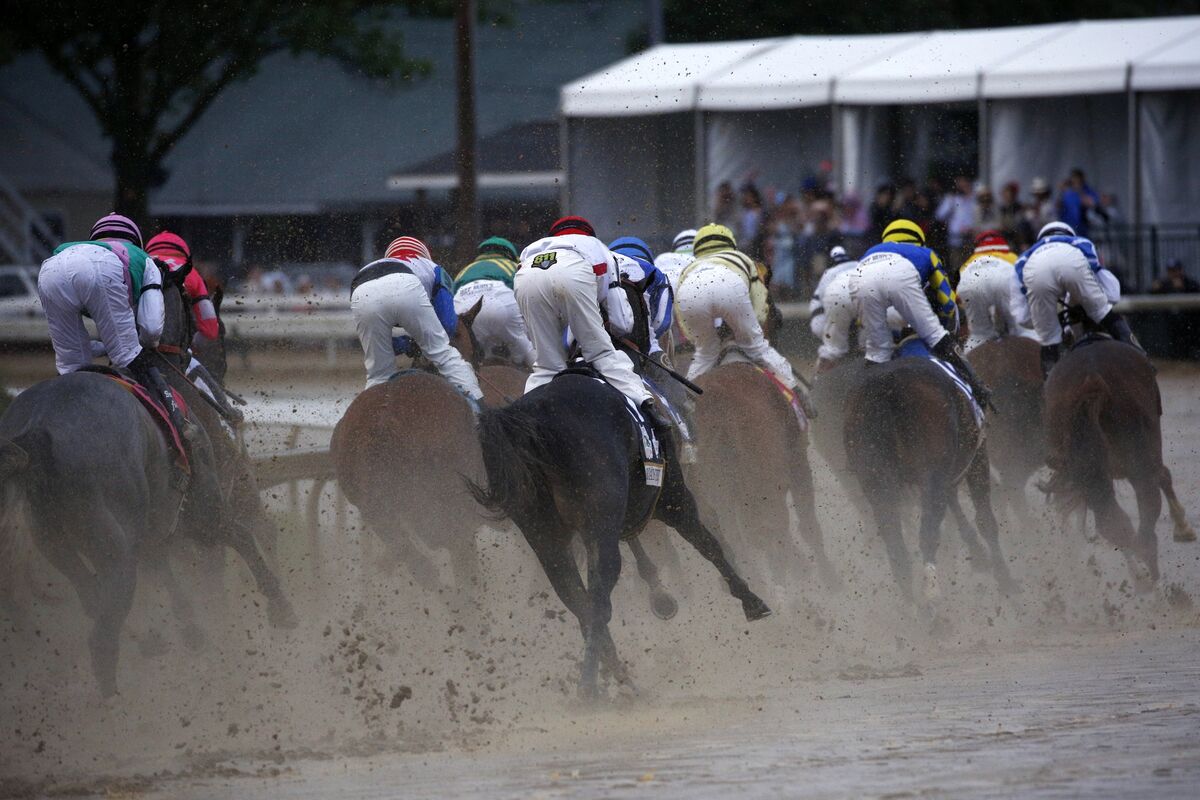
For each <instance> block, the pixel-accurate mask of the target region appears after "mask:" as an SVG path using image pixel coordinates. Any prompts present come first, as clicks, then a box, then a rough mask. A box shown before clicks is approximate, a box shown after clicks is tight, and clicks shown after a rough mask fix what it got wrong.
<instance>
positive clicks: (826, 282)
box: [808, 245, 858, 372]
mask: <svg viewBox="0 0 1200 800" xmlns="http://www.w3.org/2000/svg"><path fill="white" fill-rule="evenodd" d="M856 269H858V262H857V261H855V260H854V259H852V258H851V257H850V256H849V255H847V254H846V248H844V247H841V246H840V245H839V246H837V247H834V248H833V249H832V250H830V251H829V266H828V267H826V268H825V271H824V272H822V273H821V280H820V281H818V283H817V288H816V290H815V291H814V292H813V296H812V300H811V301H810V302H809V304H808V311H809V314H810V319H809V326H810V328H811V329H812V332H813V335H814V336H816V337H817V338H818V339H820V340H821V346H820V347H819V348H818V349H817V372H825V371H826V370H828V369H830V368H831V367H833V365H834V364H835V363H836V362H837V360H838V359H839V358H842V357H843V356H845V355H846V354H847V353H849V352H850V328H851V327H852V326H853V325H854V322H855V320H857V319H858V304H857V303H856V302H855V301H854V298H853V297H852V296H851V282H852V279H853V276H854V271H855V270H856Z"/></svg>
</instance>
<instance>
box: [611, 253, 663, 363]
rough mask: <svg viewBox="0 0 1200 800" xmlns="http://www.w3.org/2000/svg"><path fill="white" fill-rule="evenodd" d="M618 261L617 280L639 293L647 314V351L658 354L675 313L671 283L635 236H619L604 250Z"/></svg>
mask: <svg viewBox="0 0 1200 800" xmlns="http://www.w3.org/2000/svg"><path fill="white" fill-rule="evenodd" d="M608 249H609V250H611V251H612V252H613V254H614V255H615V256H621V257H622V258H621V259H619V260H618V265H617V266H618V268H619V270H620V273H621V278H622V279H623V280H627V281H629V282H631V283H633V284H634V285H635V286H636V287H637V288H638V289H639V290H640V291H641V292H642V296H643V298H644V300H645V302H646V308H647V310H648V313H649V326H650V333H651V335H650V350H649V353H657V352H662V347H661V346H660V345H659V341H658V340H659V337H661V336H663V335H665V334H666V333H667V331H669V330H671V321H672V317H673V316H674V311H675V292H674V291H673V290H672V289H671V282H670V280H669V279H668V278H667V276H666V274H664V273H663V271H662V270H660V269H658V267H657V266H656V265H655V262H654V257H653V254H651V252H650V247H649V246H648V245H647V244H646V243H645V242H644V241H642V240H641V239H639V238H637V237H636V236H623V237H621V238H620V239H617V240H615V241H614V242H613V243H612V244H610V245H609V246H608Z"/></svg>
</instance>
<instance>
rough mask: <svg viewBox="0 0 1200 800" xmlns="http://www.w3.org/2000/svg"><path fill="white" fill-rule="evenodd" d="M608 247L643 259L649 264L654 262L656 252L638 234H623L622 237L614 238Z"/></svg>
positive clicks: (616, 251)
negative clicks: (652, 251)
mask: <svg viewBox="0 0 1200 800" xmlns="http://www.w3.org/2000/svg"><path fill="white" fill-rule="evenodd" d="M608 249H609V250H612V251H613V252H614V253H624V254H625V255H627V256H629V257H630V258H635V259H637V260H639V261H643V262H645V263H646V264H648V265H653V264H654V254H653V253H651V252H650V246H649V245H647V244H646V243H645V242H644V241H642V240H641V239H639V238H638V237H636V236H622V237H621V238H620V239H614V240H613V241H612V243H611V244H609V246H608Z"/></svg>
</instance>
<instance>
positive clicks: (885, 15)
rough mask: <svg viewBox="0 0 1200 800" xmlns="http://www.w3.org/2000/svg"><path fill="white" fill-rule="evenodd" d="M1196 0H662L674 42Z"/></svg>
mask: <svg viewBox="0 0 1200 800" xmlns="http://www.w3.org/2000/svg"><path fill="white" fill-rule="evenodd" d="M1198 12H1200V0H1086V2H1085V0H1058V1H1057V2H1054V3H1047V2H1044V0H907V2H903V3H899V2H871V3H845V2H839V0H799V1H798V2H779V0H706V2H703V3H697V2H692V0H666V2H665V15H666V29H667V38H668V40H669V41H672V42H699V41H717V40H722V39H749V38H757V37H765V36H784V35H788V34H799V33H810V34H838V33H885V32H891V31H913V30H932V29H947V28H949V29H955V28H987V27H1001V26H1006V25H1031V24H1036V23H1042V22H1062V21H1065V20H1076V19H1106V18H1107V19H1113V18H1122V17H1146V16H1163V15H1169V14H1195V13H1198Z"/></svg>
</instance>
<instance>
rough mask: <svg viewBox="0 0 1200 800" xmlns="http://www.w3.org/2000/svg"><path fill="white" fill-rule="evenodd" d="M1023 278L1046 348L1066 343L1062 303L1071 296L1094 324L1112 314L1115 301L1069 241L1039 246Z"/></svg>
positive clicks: (1030, 314) (1028, 261) (1034, 325)
mask: <svg viewBox="0 0 1200 800" xmlns="http://www.w3.org/2000/svg"><path fill="white" fill-rule="evenodd" d="M1023 277H1024V281H1025V294H1026V297H1027V298H1028V300H1029V317H1030V320H1031V321H1032V322H1033V329H1034V330H1035V331H1037V336H1038V340H1039V341H1041V343H1042V344H1043V345H1051V344H1060V343H1061V342H1062V325H1061V324H1060V323H1059V321H1058V301H1059V300H1061V299H1063V298H1065V297H1066V296H1067V295H1068V294H1069V295H1070V296H1071V303H1072V304H1073V305H1079V306H1083V310H1084V312H1085V313H1086V314H1087V315H1088V316H1089V317H1091V319H1092V321H1093V322H1099V321H1100V320H1102V319H1104V318H1105V317H1106V316H1108V312H1110V311H1112V307H1113V304H1112V301H1111V300H1110V299H1109V297H1108V295H1107V294H1106V293H1105V291H1104V287H1103V286H1102V285H1101V284H1100V281H1099V280H1098V279H1097V278H1096V274H1095V273H1094V272H1092V268H1091V267H1090V266H1089V265H1088V261H1087V258H1086V257H1085V256H1084V255H1083V253H1081V252H1079V250H1077V249H1076V248H1074V247H1072V246H1071V245H1069V244H1066V243H1065V242H1051V243H1049V244H1046V245H1043V246H1042V247H1039V248H1038V249H1037V251H1036V252H1034V253H1033V255H1031V256H1030V257H1029V259H1028V260H1027V261H1026V262H1025V268H1024V272H1023Z"/></svg>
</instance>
